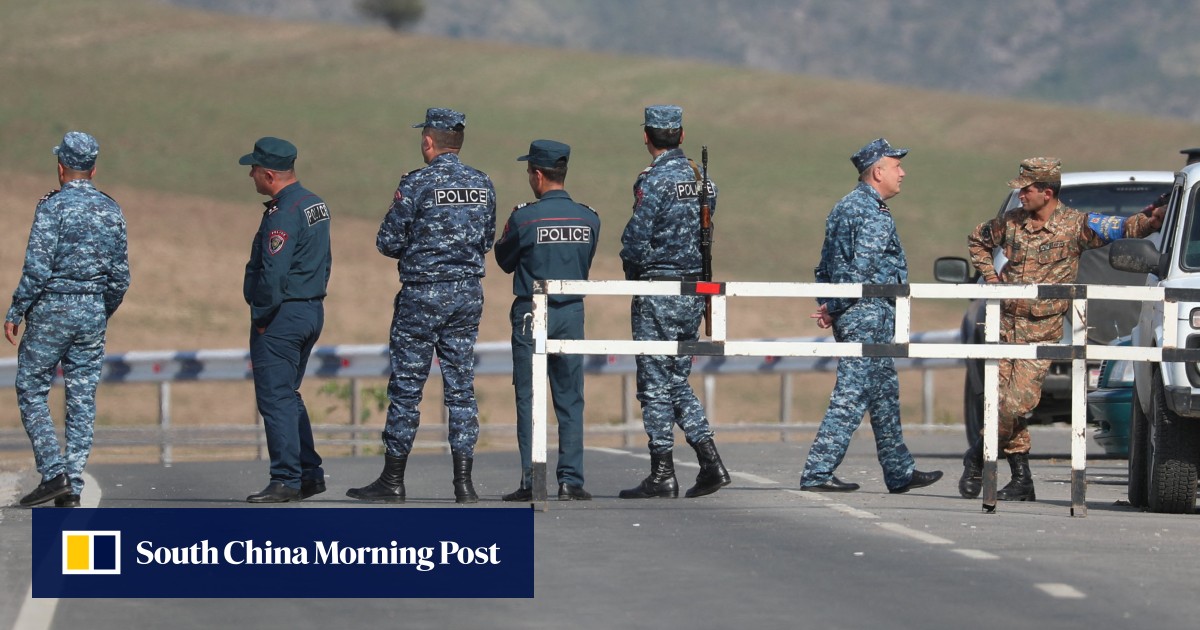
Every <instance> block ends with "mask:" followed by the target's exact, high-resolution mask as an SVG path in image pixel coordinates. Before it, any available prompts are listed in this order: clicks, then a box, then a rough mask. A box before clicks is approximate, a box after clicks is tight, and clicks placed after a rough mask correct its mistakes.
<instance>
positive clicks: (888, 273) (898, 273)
mask: <svg viewBox="0 0 1200 630" xmlns="http://www.w3.org/2000/svg"><path fill="white" fill-rule="evenodd" d="M814 271H815V274H816V279H817V282H836V283H866V284H905V283H907V282H908V259H907V258H906V257H905V255H904V248H903V247H901V245H900V235H899V234H897V233H896V222H895V221H894V220H893V219H892V214H891V211H890V210H889V209H888V207H887V204H885V203H884V202H883V198H882V197H880V196H879V192H878V191H876V190H875V189H874V188H872V187H871V186H870V185H868V184H866V183H863V182H859V183H858V186H856V187H855V188H854V190H852V191H850V194H848V195H846V196H845V197H842V200H841V201H839V202H837V205H835V206H833V210H830V211H829V217H828V218H827V219H826V220H825V242H824V244H822V245H821V262H820V264H818V265H817V268H816V269H815V270H814ZM858 301H859V300H857V299H854V298H818V299H817V302H818V303H819V304H823V305H825V308H826V310H827V311H828V313H829V314H830V316H832V317H834V318H835V319H836V318H837V317H838V316H839V315H841V314H842V313H844V312H845V311H846V310H847V309H849V308H850V307H851V306H853V305H854V304H855V303H857V302H858ZM864 301H871V302H875V301H883V300H882V298H867V299H866V300H864Z"/></svg>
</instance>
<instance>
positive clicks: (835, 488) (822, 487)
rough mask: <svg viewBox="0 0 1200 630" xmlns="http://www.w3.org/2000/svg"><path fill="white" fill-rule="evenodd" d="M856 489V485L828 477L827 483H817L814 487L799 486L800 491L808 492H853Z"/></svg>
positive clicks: (857, 486)
mask: <svg viewBox="0 0 1200 630" xmlns="http://www.w3.org/2000/svg"><path fill="white" fill-rule="evenodd" d="M858 488H859V485H858V484H856V483H847V482H845V481H842V480H841V479H838V478H837V477H830V478H829V481H826V482H824V483H819V484H817V485H815V486H800V489H801V490H808V491H809V492H854V491H855V490H858Z"/></svg>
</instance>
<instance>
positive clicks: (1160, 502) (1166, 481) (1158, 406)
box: [1147, 374, 1200, 514]
mask: <svg viewBox="0 0 1200 630" xmlns="http://www.w3.org/2000/svg"><path fill="white" fill-rule="evenodd" d="M1153 389H1154V401H1153V404H1152V405H1151V406H1150V411H1151V416H1150V418H1148V420H1149V421H1150V423H1149V425H1150V428H1151V433H1150V440H1149V442H1150V444H1151V446H1152V450H1151V457H1150V478H1149V480H1150V484H1149V492H1148V495H1149V496H1148V497H1147V499H1148V505H1149V506H1150V511H1152V512H1164V513H1168V514H1191V513H1192V512H1195V511H1196V473H1197V469H1198V468H1200V466H1198V464H1200V461H1198V460H1200V426H1198V422H1197V421H1196V420H1190V419H1188V418H1181V417H1179V416H1178V415H1176V414H1174V413H1172V412H1171V410H1170V409H1168V408H1167V400H1166V392H1165V391H1164V389H1163V383H1162V375H1161V374H1155V378H1154V385H1153Z"/></svg>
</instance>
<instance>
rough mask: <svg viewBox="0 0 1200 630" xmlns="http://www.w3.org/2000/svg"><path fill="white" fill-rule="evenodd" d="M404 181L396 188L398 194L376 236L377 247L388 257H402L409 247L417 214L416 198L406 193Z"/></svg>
mask: <svg viewBox="0 0 1200 630" xmlns="http://www.w3.org/2000/svg"><path fill="white" fill-rule="evenodd" d="M406 192H407V191H405V190H404V181H403V180H401V181H400V187H399V188H397V189H396V196H395V198H394V199H393V200H392V205H391V207H390V208H388V212H387V215H386V216H384V217H383V223H382V224H380V226H379V233H378V234H377V235H376V236H375V248H376V249H378V250H379V253H381V254H383V255H384V256H387V257H388V258H402V257H403V256H404V250H405V249H406V248H407V247H408V239H409V228H410V227H411V225H412V222H413V218H414V217H415V216H416V200H414V199H412V198H411V197H409V196H408V195H407V194H405V193H406Z"/></svg>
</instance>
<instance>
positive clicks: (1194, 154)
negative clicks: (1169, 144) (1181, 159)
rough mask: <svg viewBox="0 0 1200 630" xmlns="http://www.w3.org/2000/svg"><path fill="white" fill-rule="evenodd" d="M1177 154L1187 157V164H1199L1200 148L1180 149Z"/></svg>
mask: <svg viewBox="0 0 1200 630" xmlns="http://www.w3.org/2000/svg"><path fill="white" fill-rule="evenodd" d="M1179 152H1180V153H1182V154H1184V155H1186V156H1187V163H1188V164H1195V163H1196V162H1200V147H1194V148H1191V149H1182V150H1181V151H1179Z"/></svg>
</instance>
